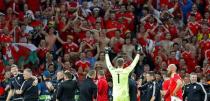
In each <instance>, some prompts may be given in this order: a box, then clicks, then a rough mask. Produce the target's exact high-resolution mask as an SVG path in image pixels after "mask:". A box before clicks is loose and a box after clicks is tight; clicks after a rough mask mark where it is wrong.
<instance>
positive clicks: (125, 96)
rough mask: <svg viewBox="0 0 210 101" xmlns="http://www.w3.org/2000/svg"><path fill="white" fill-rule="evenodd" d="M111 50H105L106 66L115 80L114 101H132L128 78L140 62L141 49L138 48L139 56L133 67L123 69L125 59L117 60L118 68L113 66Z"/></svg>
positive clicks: (132, 64)
mask: <svg viewBox="0 0 210 101" xmlns="http://www.w3.org/2000/svg"><path fill="white" fill-rule="evenodd" d="M109 50H110V49H109V48H105V53H106V54H105V60H106V65H107V67H108V69H109V71H110V73H111V75H112V79H113V93H112V95H113V101H130V97H129V87H128V76H129V74H130V72H131V71H132V70H133V69H134V67H135V66H136V64H137V63H138V60H139V58H140V55H139V53H140V50H141V48H140V47H138V48H137V55H136V57H135V59H134V60H133V62H132V63H131V65H129V66H128V67H126V68H124V69H123V64H124V59H123V58H118V59H117V60H116V68H115V67H113V66H112V64H111V62H110V59H109V55H108V52H109Z"/></svg>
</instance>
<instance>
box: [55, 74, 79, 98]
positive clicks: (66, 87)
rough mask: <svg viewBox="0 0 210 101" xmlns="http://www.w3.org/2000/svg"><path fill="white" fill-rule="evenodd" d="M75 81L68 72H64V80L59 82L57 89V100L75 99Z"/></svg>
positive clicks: (76, 87)
mask: <svg viewBox="0 0 210 101" xmlns="http://www.w3.org/2000/svg"><path fill="white" fill-rule="evenodd" d="M77 89H78V86H77V82H76V81H75V80H72V74H71V73H70V72H65V73H64V81H63V82H62V83H61V84H60V86H59V88H58V91H57V101H75V94H76V90H77Z"/></svg>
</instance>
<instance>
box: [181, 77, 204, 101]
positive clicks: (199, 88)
mask: <svg viewBox="0 0 210 101" xmlns="http://www.w3.org/2000/svg"><path fill="white" fill-rule="evenodd" d="M190 81H191V83H190V84H188V85H186V86H185V87H184V94H183V100H184V101H185V100H186V99H187V101H207V93H206V90H205V89H204V87H203V85H202V84H201V83H198V82H197V75H196V74H194V73H192V74H190Z"/></svg>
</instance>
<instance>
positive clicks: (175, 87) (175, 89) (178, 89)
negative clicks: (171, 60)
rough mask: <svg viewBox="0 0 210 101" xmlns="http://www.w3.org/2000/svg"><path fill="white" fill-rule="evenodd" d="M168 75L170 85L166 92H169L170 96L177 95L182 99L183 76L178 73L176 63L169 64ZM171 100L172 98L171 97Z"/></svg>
mask: <svg viewBox="0 0 210 101" xmlns="http://www.w3.org/2000/svg"><path fill="white" fill-rule="evenodd" d="M167 71H168V75H169V76H170V84H169V86H168V91H167V92H166V94H167V93H169V95H170V98H171V97H177V98H179V99H180V100H182V99H183V96H182V84H183V82H182V80H181V77H180V76H179V74H177V73H176V71H177V67H176V65H175V64H170V65H169V66H168V69H167ZM170 101H171V99H170Z"/></svg>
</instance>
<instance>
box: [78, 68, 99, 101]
mask: <svg viewBox="0 0 210 101" xmlns="http://www.w3.org/2000/svg"><path fill="white" fill-rule="evenodd" d="M95 77H96V71H95V70H90V71H89V72H88V74H87V78H86V79H85V80H83V81H82V82H81V84H80V87H79V91H80V97H79V101H95V100H96V97H97V86H96V84H95V83H94V81H93V80H94V79H95Z"/></svg>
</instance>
